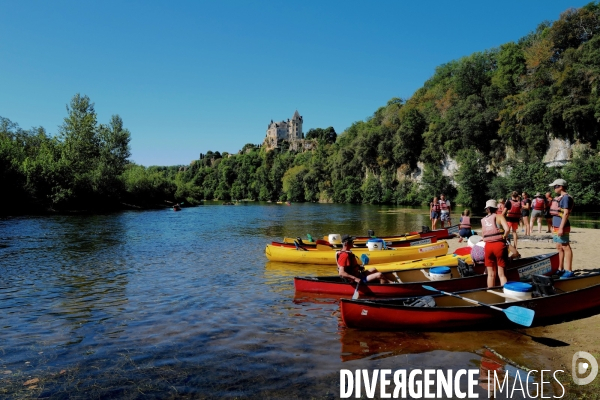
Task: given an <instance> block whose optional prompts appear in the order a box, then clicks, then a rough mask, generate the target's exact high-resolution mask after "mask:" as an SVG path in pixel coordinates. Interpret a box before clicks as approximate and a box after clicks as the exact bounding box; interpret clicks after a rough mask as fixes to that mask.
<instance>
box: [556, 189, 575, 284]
mask: <svg viewBox="0 0 600 400" xmlns="http://www.w3.org/2000/svg"><path fill="white" fill-rule="evenodd" d="M550 186H552V187H554V191H555V192H556V194H557V195H558V196H557V197H555V198H554V199H552V205H551V206H550V214H551V215H552V233H553V241H554V243H556V250H558V271H557V272H556V273H557V274H558V275H562V276H561V279H562V278H571V277H572V276H573V270H572V269H573V250H572V249H571V244H570V240H569V233H570V232H571V223H570V222H569V215H571V211H572V210H573V206H574V205H575V201H574V200H573V198H572V197H571V196H570V195H569V194H568V193H567V181H565V180H564V179H557V180H555V181H554V182H552V183H551V184H550Z"/></svg>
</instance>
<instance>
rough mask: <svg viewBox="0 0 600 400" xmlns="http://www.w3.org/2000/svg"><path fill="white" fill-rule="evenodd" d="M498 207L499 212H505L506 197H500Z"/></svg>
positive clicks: (497, 211)
mask: <svg viewBox="0 0 600 400" xmlns="http://www.w3.org/2000/svg"><path fill="white" fill-rule="evenodd" d="M497 204H498V209H497V210H496V213H497V214H504V199H498V203H497Z"/></svg>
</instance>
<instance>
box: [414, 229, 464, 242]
mask: <svg viewBox="0 0 600 400" xmlns="http://www.w3.org/2000/svg"><path fill="white" fill-rule="evenodd" d="M458 230H459V229H458V225H452V226H449V227H448V228H442V229H436V230H434V231H431V230H429V228H427V227H426V226H423V230H422V231H421V232H410V234H411V235H421V237H422V238H428V237H435V238H437V239H438V240H442V239H450V238H453V237H454V236H456V235H458Z"/></svg>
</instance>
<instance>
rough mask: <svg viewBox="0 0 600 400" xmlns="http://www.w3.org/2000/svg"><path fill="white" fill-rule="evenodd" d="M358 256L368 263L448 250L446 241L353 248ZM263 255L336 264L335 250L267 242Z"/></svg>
mask: <svg viewBox="0 0 600 400" xmlns="http://www.w3.org/2000/svg"><path fill="white" fill-rule="evenodd" d="M352 252H353V253H354V254H355V255H356V256H357V257H360V256H361V255H362V254H366V255H367V256H368V257H369V265H372V264H382V263H390V262H398V261H408V260H414V259H418V258H422V257H435V256H441V255H444V254H446V253H447V252H448V243H446V242H444V241H442V242H438V243H432V244H426V245H422V246H412V247H401V248H397V249H388V250H379V251H369V249H353V250H352ZM265 255H266V256H267V258H268V259H269V260H270V261H280V262H292V263H299V264H316V265H336V261H335V250H333V249H331V250H307V251H304V250H296V249H290V248H285V247H279V246H273V245H270V244H267V247H266V248H265Z"/></svg>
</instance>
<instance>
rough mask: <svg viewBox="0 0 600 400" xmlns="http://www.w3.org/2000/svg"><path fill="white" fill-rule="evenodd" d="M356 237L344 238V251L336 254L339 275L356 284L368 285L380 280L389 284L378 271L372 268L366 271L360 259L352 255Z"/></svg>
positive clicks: (344, 236) (345, 236)
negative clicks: (370, 282)
mask: <svg viewBox="0 0 600 400" xmlns="http://www.w3.org/2000/svg"><path fill="white" fill-rule="evenodd" d="M354 239H355V238H354V237H353V236H349V235H343V236H342V250H340V251H337V252H336V253H335V260H336V263H337V266H338V275H339V276H341V277H342V278H345V279H347V280H349V281H351V282H352V281H354V282H356V283H359V282H362V283H367V282H369V281H372V280H375V279H379V282H381V283H389V282H390V281H388V280H387V279H385V278H384V277H383V274H382V273H381V272H378V271H377V269H375V268H371V269H369V270H368V271H365V270H364V269H363V268H362V267H361V265H360V262H359V261H358V258H357V257H356V256H355V255H354V253H352V247H353V245H354Z"/></svg>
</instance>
